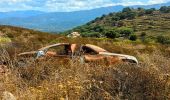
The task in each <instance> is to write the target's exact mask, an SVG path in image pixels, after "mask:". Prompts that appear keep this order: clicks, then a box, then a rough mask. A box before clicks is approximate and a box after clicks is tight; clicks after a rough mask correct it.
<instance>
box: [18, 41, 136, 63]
mask: <svg viewBox="0 0 170 100" xmlns="http://www.w3.org/2000/svg"><path fill="white" fill-rule="evenodd" d="M18 56H20V57H25V58H26V57H33V58H34V59H40V58H44V57H58V58H69V59H74V58H79V59H80V61H81V62H82V63H86V62H95V61H100V60H103V61H106V62H107V63H108V64H115V63H117V62H129V63H136V64H138V60H137V59H136V58H135V57H134V56H130V55H124V54H117V53H111V52H108V51H107V50H105V49H103V48H100V47H98V46H95V45H92V44H85V45H78V44H70V43H57V44H53V45H49V46H46V47H43V48H40V49H38V50H37V51H31V52H24V53H20V54H19V55H18Z"/></svg>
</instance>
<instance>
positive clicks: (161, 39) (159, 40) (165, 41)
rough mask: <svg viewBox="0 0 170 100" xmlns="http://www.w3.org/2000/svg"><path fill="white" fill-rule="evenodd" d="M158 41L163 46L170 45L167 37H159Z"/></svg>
mask: <svg viewBox="0 0 170 100" xmlns="http://www.w3.org/2000/svg"><path fill="white" fill-rule="evenodd" d="M157 41H158V42H159V43H161V44H169V43H170V38H169V37H166V36H162V35H160V36H157Z"/></svg>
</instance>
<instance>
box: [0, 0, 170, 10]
mask: <svg viewBox="0 0 170 100" xmlns="http://www.w3.org/2000/svg"><path fill="white" fill-rule="evenodd" d="M168 1H170V0H0V12H8V11H18V10H39V11H45V12H68V11H78V10H88V9H93V8H99V7H107V6H114V5H124V6H131V5H150V4H159V3H165V2H168Z"/></svg>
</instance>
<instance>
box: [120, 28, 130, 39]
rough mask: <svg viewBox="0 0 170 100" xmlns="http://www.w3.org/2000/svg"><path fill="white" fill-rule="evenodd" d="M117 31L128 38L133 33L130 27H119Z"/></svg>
mask: <svg viewBox="0 0 170 100" xmlns="http://www.w3.org/2000/svg"><path fill="white" fill-rule="evenodd" d="M119 33H120V34H121V35H122V36H124V37H126V38H128V37H129V36H130V34H133V30H132V29H130V28H120V29H119Z"/></svg>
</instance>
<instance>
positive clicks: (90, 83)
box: [0, 40, 170, 100]
mask: <svg viewBox="0 0 170 100" xmlns="http://www.w3.org/2000/svg"><path fill="white" fill-rule="evenodd" d="M74 41H77V40H71V41H70V42H74ZM81 42H82V43H83V42H86V41H84V40H82V41H81ZM89 43H93V44H96V45H99V46H101V47H103V48H106V49H108V50H110V51H112V50H114V51H115V52H118V53H125V54H131V55H135V56H137V58H138V59H139V62H140V64H139V65H133V64H127V63H123V64H116V65H110V66H107V65H104V64H102V63H88V64H81V63H80V62H79V60H78V59H77V60H68V59H64V60H60V59H53V58H50V59H47V60H45V61H33V62H32V64H30V65H29V66H27V67H17V64H16V63H17V58H15V53H14V55H13V56H11V55H10V54H12V53H13V52H12V53H10V51H11V49H9V48H7V49H2V48H3V47H1V50H0V52H1V53H0V59H1V61H3V60H4V61H8V63H7V66H8V68H9V70H8V72H6V73H5V74H2V75H1V76H0V97H1V98H0V99H2V95H1V94H2V93H3V92H4V91H9V92H11V93H13V94H14V96H15V97H16V98H17V99H18V100H79V99H80V100H121V99H123V100H124V99H130V100H150V99H153V100H168V99H170V58H169V51H167V50H165V49H167V48H166V47H164V46H157V45H144V44H135V45H133V44H124V43H113V42H110V41H109V42H108V41H105V42H96V41H89ZM162 49H164V50H162ZM18 51H22V50H18ZM18 51H17V50H16V52H18ZM112 52H113V51H112Z"/></svg>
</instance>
